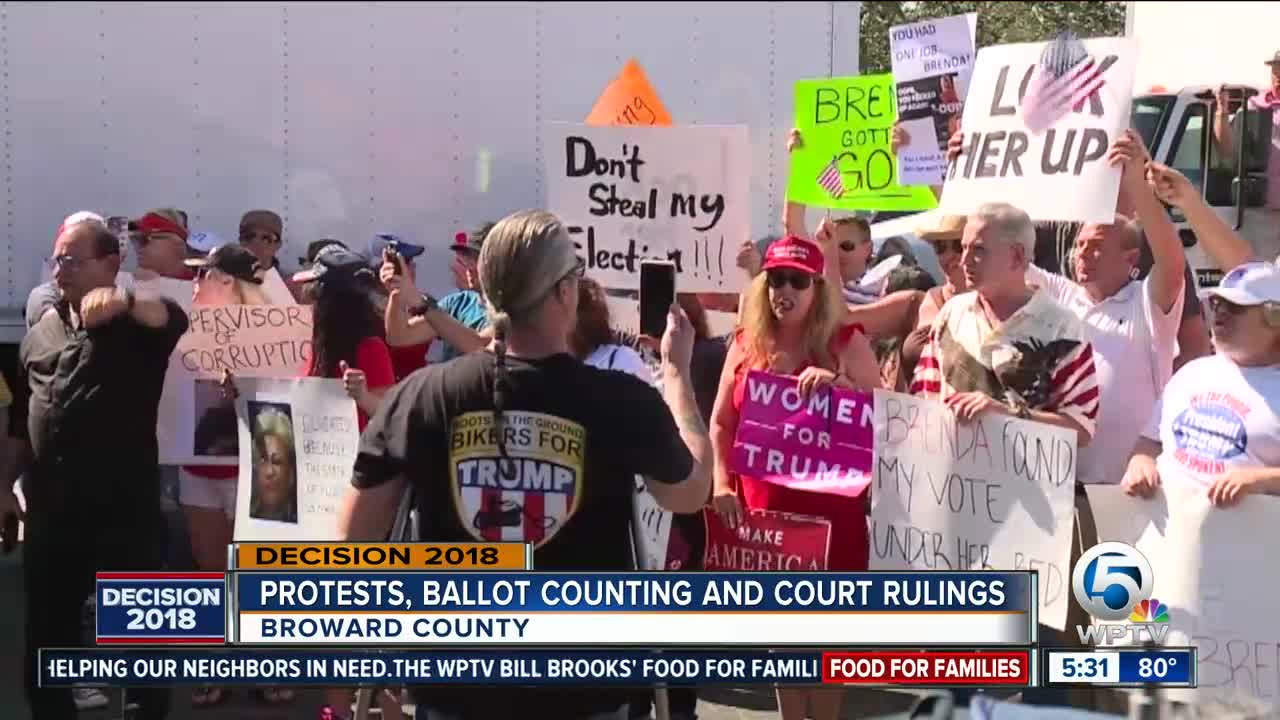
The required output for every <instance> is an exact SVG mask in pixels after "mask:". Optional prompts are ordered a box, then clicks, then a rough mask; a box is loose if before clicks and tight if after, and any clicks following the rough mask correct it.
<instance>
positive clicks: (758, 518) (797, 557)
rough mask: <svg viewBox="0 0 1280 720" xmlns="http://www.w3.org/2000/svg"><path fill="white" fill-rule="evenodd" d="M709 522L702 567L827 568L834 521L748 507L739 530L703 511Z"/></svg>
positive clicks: (712, 569)
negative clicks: (832, 522) (749, 508)
mask: <svg viewBox="0 0 1280 720" xmlns="http://www.w3.org/2000/svg"><path fill="white" fill-rule="evenodd" d="M702 516H703V517H704V518H705V522H706V524H707V547H706V550H705V551H704V552H703V556H702V562H703V568H702V569H703V570H706V571H707V572H716V571H725V570H729V571H736V570H742V571H747V572H775V571H794V572H812V571H815V570H826V569H827V559H828V557H829V553H830V550H831V521H830V520H827V519H825V518H815V517H809V516H806V515H792V514H789V513H781V512H773V511H770V510H749V511H748V512H747V516H746V519H745V521H744V522H743V523H742V524H741V525H739V526H738V528H737V529H730V528H729V527H727V526H726V525H725V524H724V522H722V521H721V520H720V516H719V515H717V514H716V513H714V512H712V511H710V510H707V511H705V512H703V513H702Z"/></svg>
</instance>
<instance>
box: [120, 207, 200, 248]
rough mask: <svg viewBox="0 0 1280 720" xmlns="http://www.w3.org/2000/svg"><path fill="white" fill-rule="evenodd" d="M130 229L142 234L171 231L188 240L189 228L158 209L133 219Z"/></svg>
mask: <svg viewBox="0 0 1280 720" xmlns="http://www.w3.org/2000/svg"><path fill="white" fill-rule="evenodd" d="M129 229H130V230H132V231H134V232H137V233H141V234H142V235H150V234H151V233H170V234H172V235H177V236H178V237H180V238H182V240H183V242H186V239H187V229H186V228H185V227H183V226H182V225H181V224H180V223H178V222H175V221H173V220H171V219H169V218H167V217H165V216H164V215H162V214H161V213H159V212H156V211H152V212H149V213H147V214H146V215H143V216H142V217H140V218H138V219H137V220H133V221H131V222H130V223H129Z"/></svg>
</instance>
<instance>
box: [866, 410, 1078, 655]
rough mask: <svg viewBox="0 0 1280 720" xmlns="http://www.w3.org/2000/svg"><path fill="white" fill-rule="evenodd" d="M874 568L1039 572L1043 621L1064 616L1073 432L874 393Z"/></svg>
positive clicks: (1061, 620) (1060, 622)
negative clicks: (962, 416) (965, 417)
mask: <svg viewBox="0 0 1280 720" xmlns="http://www.w3.org/2000/svg"><path fill="white" fill-rule="evenodd" d="M875 398H876V410H875V423H876V430H875V471H874V477H873V479H872V483H873V486H872V490H871V500H872V508H871V569H872V570H903V569H907V568H911V569H914V570H977V569H992V568H1012V569H1014V570H1031V571H1035V572H1037V573H1039V585H1038V590H1039V595H1040V622H1041V623H1043V624H1045V625H1049V626H1052V627H1055V628H1058V629H1060V630H1061V629H1062V628H1063V627H1064V626H1065V625H1066V622H1067V605H1068V597H1069V595H1070V579H1071V567H1070V564H1071V539H1072V532H1073V529H1074V527H1075V514H1074V511H1075V479H1076V476H1075V471H1076V438H1075V433H1072V432H1069V431H1067V430H1065V429H1062V428H1058V427H1054V426H1052V425H1045V424H1044V423H1037V422H1031V421H1028V420H1020V419H1017V418H1012V417H1007V416H1003V415H990V414H988V415H983V416H981V417H980V418H979V419H978V420H976V421H974V422H972V423H968V424H964V423H961V422H959V421H958V420H957V419H956V416H955V413H953V412H952V411H951V410H950V409H949V408H948V407H947V406H945V405H943V404H942V403H939V402H933V401H931V400H923V399H920V398H915V397H912V396H910V395H903V394H901V393H891V392H886V391H879V390H878V391H876V393H875Z"/></svg>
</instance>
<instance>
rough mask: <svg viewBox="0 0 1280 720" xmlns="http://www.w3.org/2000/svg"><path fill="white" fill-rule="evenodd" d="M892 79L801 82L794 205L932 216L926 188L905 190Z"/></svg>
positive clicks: (791, 182)
mask: <svg viewBox="0 0 1280 720" xmlns="http://www.w3.org/2000/svg"><path fill="white" fill-rule="evenodd" d="M894 96H895V90H894V83H893V76H892V75H888V74H885V75H863V76H860V77H846V78H821V79H817V80H800V81H798V82H797V83H796V87H795V123H794V125H795V127H796V129H797V130H799V131H800V134H801V138H802V140H803V144H802V145H801V146H800V147H798V148H796V149H795V150H793V151H792V153H791V175H790V178H789V179H788V181H787V199H788V200H790V201H792V202H797V203H800V204H803V205H812V206H815V207H827V208H838V209H841V210H929V209H931V208H933V207H936V206H937V201H936V200H935V199H934V197H933V192H932V191H931V190H929V188H927V187H924V186H917V187H903V185H902V184H901V182H900V181H899V178H898V160H897V158H895V157H894V156H893V153H892V152H890V148H891V143H890V137H891V133H892V131H893V125H894V123H895V122H897V120H898V108H897V102H896V99H895V97H894Z"/></svg>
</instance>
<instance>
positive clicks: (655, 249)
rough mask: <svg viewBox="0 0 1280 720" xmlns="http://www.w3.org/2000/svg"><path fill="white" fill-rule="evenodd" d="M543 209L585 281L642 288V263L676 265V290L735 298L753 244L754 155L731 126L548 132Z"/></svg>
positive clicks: (740, 130) (559, 126)
mask: <svg viewBox="0 0 1280 720" xmlns="http://www.w3.org/2000/svg"><path fill="white" fill-rule="evenodd" d="M546 133H547V135H546V140H545V144H544V147H545V148H546V158H547V159H546V166H545V172H546V176H547V204H548V207H549V208H550V210H551V211H552V212H554V213H555V214H556V215H558V216H559V217H560V218H561V219H562V220H563V221H564V222H565V224H566V225H567V226H568V229H569V232H570V233H571V234H572V236H573V238H574V242H575V243H576V245H577V247H578V252H579V255H580V256H581V257H582V260H583V262H584V263H585V264H586V270H587V274H588V275H589V276H591V277H593V278H595V279H596V280H597V281H598V282H600V283H601V284H602V285H604V286H605V287H608V288H616V289H624V290H638V289H639V287H640V264H641V262H642V261H644V260H666V261H670V262H672V263H674V264H675V266H676V286H677V288H678V290H679V291H680V292H737V291H738V290H739V288H740V287H741V286H742V284H743V277H742V272H741V271H739V270H738V268H737V266H736V265H735V264H734V263H735V257H736V254H737V248H738V246H739V245H740V244H741V242H742V238H744V237H749V236H750V203H751V193H750V190H751V189H750V154H751V151H750V148H749V146H748V144H747V129H746V128H745V127H741V126H733V127H709V126H708V127H679V128H676V127H672V128H657V127H640V126H635V127H590V126H587V125H573V124H564V123H554V124H551V125H549V126H548V127H547V128H546Z"/></svg>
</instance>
